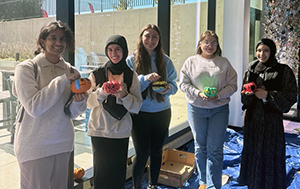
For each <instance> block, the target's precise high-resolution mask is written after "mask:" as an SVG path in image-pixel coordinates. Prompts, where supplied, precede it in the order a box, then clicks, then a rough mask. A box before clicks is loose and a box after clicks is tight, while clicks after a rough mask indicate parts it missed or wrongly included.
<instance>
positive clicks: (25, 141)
mask: <svg viewBox="0 0 300 189" xmlns="http://www.w3.org/2000/svg"><path fill="white" fill-rule="evenodd" d="M73 47H74V37H73V33H72V31H71V29H70V28H69V27H68V26H67V25H65V24H64V23H61V22H60V21H54V22H50V23H48V24H46V25H45V26H44V27H43V28H42V29H41V31H40V34H39V36H38V39H37V50H36V52H35V54H36V57H35V58H33V59H32V60H26V61H24V62H21V63H20V64H18V65H17V66H16V70H15V77H14V83H13V94H14V95H15V96H16V97H17V98H18V99H19V101H20V102H21V104H22V106H23V108H24V109H23V108H21V109H20V111H19V112H18V114H17V122H16V133H15V143H14V145H15V146H14V149H15V155H16V157H17V160H18V162H19V165H20V176H21V178H20V181H21V189H33V188H34V189H66V188H67V183H68V165H69V158H70V153H71V151H72V150H73V144H74V128H73V124H72V120H71V118H74V117H76V116H78V115H79V114H81V113H82V112H84V111H85V109H86V100H85V99H86V96H87V93H82V94H75V95H74V96H73V99H72V102H71V105H70V114H69V115H67V114H66V113H64V105H65V104H66V102H67V101H68V99H69V96H70V94H71V90H70V81H72V80H75V79H77V78H79V77H80V74H79V72H78V71H77V70H76V69H75V68H74V67H72V66H71V65H70V64H69V63H67V62H66V61H65V60H64V59H63V58H62V57H61V54H62V53H63V52H64V50H65V49H66V48H68V49H69V50H73Z"/></svg>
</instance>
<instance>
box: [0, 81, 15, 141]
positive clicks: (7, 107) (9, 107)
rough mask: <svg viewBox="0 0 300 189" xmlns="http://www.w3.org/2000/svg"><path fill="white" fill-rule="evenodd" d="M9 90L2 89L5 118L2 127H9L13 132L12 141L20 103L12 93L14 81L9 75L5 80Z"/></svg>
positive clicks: (1, 100) (0, 98) (0, 101)
mask: <svg viewBox="0 0 300 189" xmlns="http://www.w3.org/2000/svg"><path fill="white" fill-rule="evenodd" d="M5 82H6V84H7V88H8V90H4V91H0V103H3V119H2V120H0V123H1V122H2V123H3V126H1V127H0V129H2V128H7V130H9V131H10V132H11V143H13V141H14V133H15V120H16V115H17V107H18V105H19V101H18V99H17V98H16V97H15V96H14V95H13V94H12V82H13V80H12V79H11V78H10V77H9V78H7V79H6V80H5Z"/></svg>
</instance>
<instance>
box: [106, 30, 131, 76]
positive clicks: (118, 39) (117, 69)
mask: <svg viewBox="0 0 300 189" xmlns="http://www.w3.org/2000/svg"><path fill="white" fill-rule="evenodd" d="M111 44H117V45H119V46H120V47H121V48H122V50H123V58H122V59H121V60H120V62H118V63H117V64H115V63H113V62H111V60H110V59H109V61H108V62H107V68H108V70H109V71H110V72H111V73H112V74H114V75H120V74H121V73H122V72H124V71H125V70H126V69H127V67H128V66H127V64H126V58H127V55H128V48H127V42H126V39H125V37H123V36H121V35H112V36H110V37H108V39H107V41H106V46H105V54H106V56H107V57H108V54H107V48H108V46H109V45H111ZM108 58H109V57H108Z"/></svg>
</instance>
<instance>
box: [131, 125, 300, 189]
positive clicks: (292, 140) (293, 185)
mask: <svg viewBox="0 0 300 189" xmlns="http://www.w3.org/2000/svg"><path fill="white" fill-rule="evenodd" d="M285 138H286V171H287V177H286V179H287V189H299V188H300V136H299V135H296V134H289V133H286V134H285ZM242 148H243V132H242V131H240V132H236V131H234V130H233V129H230V128H228V129H227V132H226V141H225V143H224V161H223V174H226V175H229V180H228V183H227V184H225V185H224V186H223V187H222V189H247V186H239V185H238V182H237V179H238V176H239V171H240V162H241V152H242ZM180 150H184V151H188V152H194V143H193V142H190V143H188V144H187V145H185V146H184V147H183V148H181V149H180ZM147 183H148V182H147V180H146V173H145V175H144V179H143V186H142V189H144V188H145V189H146V188H147ZM159 188H163V189H174V188H173V187H170V186H164V185H159ZM126 189H132V181H128V182H127V184H126ZM182 189H198V174H197V172H196V171H195V172H194V174H193V175H192V177H191V178H190V179H189V180H188V181H187V182H186V183H185V184H184V186H183V187H182Z"/></svg>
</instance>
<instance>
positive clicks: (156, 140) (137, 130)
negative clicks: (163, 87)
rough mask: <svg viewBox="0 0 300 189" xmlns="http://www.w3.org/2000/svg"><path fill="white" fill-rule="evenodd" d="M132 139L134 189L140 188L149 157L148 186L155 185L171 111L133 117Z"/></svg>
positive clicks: (144, 113) (142, 113)
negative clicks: (133, 149)
mask: <svg viewBox="0 0 300 189" xmlns="http://www.w3.org/2000/svg"><path fill="white" fill-rule="evenodd" d="M132 118H133V129H132V139H133V144H134V148H135V154H136V156H135V159H134V161H133V172H132V178H133V179H132V180H133V186H134V188H135V189H138V188H140V187H141V182H142V179H143V175H144V171H145V165H146V163H147V160H148V157H149V156H150V164H149V165H150V177H149V184H153V185H156V184H157V180H158V175H159V171H160V167H161V158H162V148H163V145H164V142H165V139H166V136H167V134H168V130H169V124H170V119H171V109H168V110H165V111H161V112H156V113H146V112H140V113H139V114H138V115H136V116H133V117H132Z"/></svg>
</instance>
